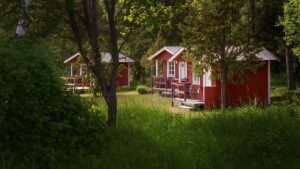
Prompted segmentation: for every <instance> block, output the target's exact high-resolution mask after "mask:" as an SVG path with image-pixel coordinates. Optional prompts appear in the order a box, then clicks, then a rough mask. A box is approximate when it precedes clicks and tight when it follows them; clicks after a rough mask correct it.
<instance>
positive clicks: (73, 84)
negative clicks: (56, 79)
mask: <svg viewBox="0 0 300 169" xmlns="http://www.w3.org/2000/svg"><path fill="white" fill-rule="evenodd" d="M62 79H64V80H65V90H66V91H68V92H74V93H76V92H87V91H88V90H90V88H91V83H90V82H87V81H85V80H84V79H83V78H82V77H74V76H73V77H71V76H69V77H62Z"/></svg>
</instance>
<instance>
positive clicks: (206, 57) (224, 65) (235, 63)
mask: <svg viewBox="0 0 300 169" xmlns="http://www.w3.org/2000/svg"><path fill="white" fill-rule="evenodd" d="M247 2H248V1H246V0H238V1H236V0H220V1H214V0H205V1H196V0H193V1H189V2H188V3H187V4H186V6H187V9H189V10H190V12H189V15H188V16H187V17H186V19H185V20H184V21H183V24H182V25H181V30H182V33H183V37H184V40H183V42H184V46H186V47H188V48H189V49H190V50H189V53H188V56H189V58H190V59H191V60H194V62H196V63H198V62H199V61H200V62H199V63H200V65H199V66H200V67H201V68H206V69H209V68H213V69H218V70H219V71H220V72H221V74H222V73H223V72H227V75H225V76H226V78H227V79H232V78H236V76H239V77H240V78H243V77H245V76H244V75H245V74H247V73H248V72H249V70H252V69H254V68H255V67H256V66H253V62H254V61H255V60H256V57H255V54H256V53H257V52H258V49H259V47H258V45H257V43H256V42H255V40H254V39H253V38H252V36H251V27H250V22H249V19H248V18H249V16H248V13H249V12H250V11H249V10H248V8H247V6H246V4H247ZM241 56H243V59H242V60H243V61H241ZM222 69H224V70H225V71H223V70H222ZM236 70H239V71H236Z"/></svg>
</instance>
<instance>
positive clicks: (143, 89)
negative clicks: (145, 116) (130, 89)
mask: <svg viewBox="0 0 300 169" xmlns="http://www.w3.org/2000/svg"><path fill="white" fill-rule="evenodd" d="M136 91H137V92H138V93H139V94H146V93H148V92H149V88H148V87H147V86H144V85H138V86H137V87H136Z"/></svg>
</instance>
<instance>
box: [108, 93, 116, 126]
mask: <svg viewBox="0 0 300 169" xmlns="http://www.w3.org/2000/svg"><path fill="white" fill-rule="evenodd" d="M106 100H107V105H108V117H107V124H108V126H109V127H114V126H116V122H117V95H116V92H111V94H110V97H109V98H106Z"/></svg>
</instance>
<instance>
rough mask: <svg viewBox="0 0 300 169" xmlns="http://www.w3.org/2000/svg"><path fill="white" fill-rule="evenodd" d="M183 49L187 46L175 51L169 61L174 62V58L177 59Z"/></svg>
mask: <svg viewBox="0 0 300 169" xmlns="http://www.w3.org/2000/svg"><path fill="white" fill-rule="evenodd" d="M183 51H185V48H181V49H180V50H179V51H178V52H177V53H175V54H174V55H173V56H172V57H171V58H170V59H169V60H168V62H172V61H173V60H174V59H176V58H177V57H178V56H179V55H180V54H181V53H182V52H183Z"/></svg>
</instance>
